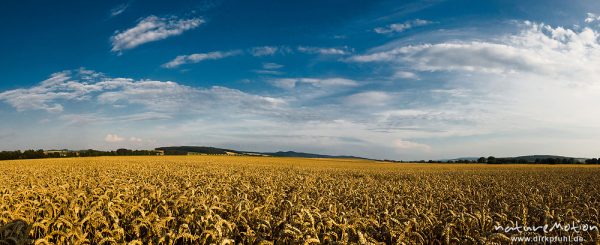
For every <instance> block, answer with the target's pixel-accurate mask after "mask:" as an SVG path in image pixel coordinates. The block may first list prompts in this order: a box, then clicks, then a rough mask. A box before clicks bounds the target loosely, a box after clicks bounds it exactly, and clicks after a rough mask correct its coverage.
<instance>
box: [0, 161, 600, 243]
mask: <svg viewBox="0 0 600 245" xmlns="http://www.w3.org/2000/svg"><path fill="white" fill-rule="evenodd" d="M0 172H2V173H3V174H2V175H0V227H1V228H0V244H52V243H54V244H65V243H68V244H123V243H128V244H199V243H200V244H207V243H211V244H212V243H215V244H239V243H241V244H273V243H278V244H289V243H293V244H319V243H321V244H323V243H324V244H346V243H359V244H377V243H380V244H419V243H427V244H431V243H433V244H493V243H510V242H511V237H510V236H515V235H519V234H509V233H501V232H499V231H496V230H495V229H494V226H496V225H502V226H508V225H516V223H517V222H518V224H521V225H544V224H552V223H555V222H560V223H571V222H581V223H585V224H589V225H596V226H600V224H599V215H600V214H599V211H598V207H600V192H599V190H598V182H597V178H598V176H600V168H599V167H596V166H583V165H577V166H550V165H535V166H534V165H494V166H490V165H441V164H436V165H430V164H393V163H381V162H372V161H362V160H346V159H335V160H334V159H329V160H326V159H299V158H269V157H231V156H230V157H228V156H179V157H159V156H156V157H100V158H71V159H42V160H21V161H4V162H0ZM536 234H537V233H536ZM520 235H523V234H520ZM530 235H535V234H530ZM537 235H539V234H537ZM546 235H551V236H554V235H561V236H563V235H568V236H572V235H578V236H582V237H584V238H585V239H586V241H590V242H593V241H598V236H599V235H598V232H597V231H586V232H579V233H575V232H573V231H553V232H552V233H549V234H546Z"/></svg>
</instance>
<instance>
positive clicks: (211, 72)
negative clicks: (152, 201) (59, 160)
mask: <svg viewBox="0 0 600 245" xmlns="http://www.w3.org/2000/svg"><path fill="white" fill-rule="evenodd" d="M0 5H1V6H0V28H1V29H2V30H3V38H1V39H0V54H2V55H1V56H0V74H1V75H2V77H1V78H0V81H1V83H0V113H1V114H0V115H2V120H1V121H0V126H1V127H0V149H3V150H14V149H29V148H34V149H37V148H45V149H50V148H69V149H86V148H97V149H115V148H118V147H127V148H135V149H148V148H154V147H158V146H167V145H210V146H218V147H230V148H235V149H240V150H253V151H278V150H296V151H306V152H315V153H324V154H345V155H359V156H367V157H374V158H391V159H405V160H411V159H438V158H452V157H460V156H487V155H495V156H513V155H526V154H562V155H570V156H582V157H597V156H596V155H598V154H600V153H598V152H597V149H595V147H594V146H595V145H598V143H600V126H598V125H600V114H598V113H597V110H596V108H597V106H598V105H600V70H599V69H597V67H600V40H599V38H598V36H599V33H600V15H599V14H600V3H597V2H595V1H402V2H400V1H298V2H295V3H294V2H290V1H227V0H222V1H198V0H195V1H191V0H190V1H176V3H173V2H172V1H135V0H130V1H52V2H51V1H3V2H2V3H1V4H0Z"/></svg>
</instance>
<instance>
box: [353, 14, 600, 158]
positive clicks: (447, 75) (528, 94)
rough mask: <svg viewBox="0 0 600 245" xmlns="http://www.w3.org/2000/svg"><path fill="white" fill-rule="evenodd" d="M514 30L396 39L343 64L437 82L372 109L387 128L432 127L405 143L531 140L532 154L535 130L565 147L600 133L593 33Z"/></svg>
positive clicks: (598, 53)
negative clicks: (445, 139)
mask: <svg viewBox="0 0 600 245" xmlns="http://www.w3.org/2000/svg"><path fill="white" fill-rule="evenodd" d="M592 17H594V16H588V18H592ZM588 22H589V20H588ZM515 27H516V28H518V30H517V31H515V32H511V33H504V34H498V35H493V36H488V37H486V38H482V37H481V36H477V35H476V34H472V33H471V37H473V36H476V37H477V38H473V39H469V38H461V39H458V40H461V41H457V39H456V38H449V39H447V40H444V39H441V41H438V42H434V43H418V44H410V43H409V42H402V41H394V42H391V43H388V44H386V45H383V46H381V47H376V48H373V49H372V50H373V51H371V52H367V53H365V54H360V55H355V56H353V57H351V58H349V59H347V60H348V61H350V62H356V63H362V64H363V65H365V66H367V67H369V65H373V66H374V67H384V68H385V69H382V70H385V73H386V74H391V75H390V77H391V78H394V77H406V78H410V77H413V74H414V75H415V76H418V77H419V79H421V80H426V81H428V82H431V83H433V82H436V83H437V84H436V88H435V89H431V90H428V91H427V92H426V91H424V90H420V91H419V90H407V91H403V92H402V93H400V94H399V96H398V97H397V98H395V101H394V102H395V104H394V105H396V108H394V109H392V108H389V109H390V110H388V111H379V112H377V113H379V115H380V116H379V117H378V120H379V122H380V125H381V127H383V128H386V130H388V131H393V130H395V129H397V130H406V129H414V128H419V129H422V128H429V129H434V131H431V133H428V132H419V133H418V134H413V133H414V131H404V132H406V133H404V134H403V135H404V137H400V138H402V139H406V137H409V139H411V140H412V139H415V137H416V138H417V139H418V138H424V137H427V136H426V135H428V134H429V135H430V136H431V137H442V136H444V135H447V136H450V135H454V136H456V135H480V137H482V138H483V137H489V135H513V136H514V137H511V138H510V139H511V140H513V141H519V140H528V142H530V144H531V146H529V147H526V148H527V149H530V150H531V149H540V148H536V147H537V146H539V145H542V144H544V142H543V140H539V141H536V140H533V139H537V138H536V136H534V135H535V134H536V133H534V132H537V134H543V135H554V136H553V137H556V140H555V141H553V142H560V141H562V142H567V141H569V139H570V137H572V138H577V137H579V136H575V135H580V134H581V135H584V134H585V133H583V132H591V131H595V130H598V129H599V128H598V127H597V126H596V125H600V124H599V123H600V116H598V115H597V114H596V113H593V111H595V109H594V105H598V104H600V82H599V81H600V70H598V69H597V68H596V67H600V40H599V37H600V33H599V32H598V30H596V29H594V28H592V27H583V28H566V27H560V26H550V25H546V24H543V23H534V22H529V21H524V22H521V23H518V24H517V25H516V26H515ZM438 40H439V39H438ZM440 78H443V79H440ZM407 98H410V99H407ZM403 100H404V101H406V104H403V103H400V102H399V101H403ZM404 105H408V106H404ZM576 128H577V129H581V130H582V131H578V130H576ZM540 132H543V133H540ZM576 132H578V133H576ZM483 135H488V136H483ZM565 135H567V136H565ZM558 139H560V140H558ZM532 142H537V143H532ZM569 142H570V141H569ZM561 144H562V143H561ZM473 147H476V148H478V149H481V148H480V146H473ZM505 148H506V147H501V146H500V147H499V148H498V149H499V150H498V151H501V149H505Z"/></svg>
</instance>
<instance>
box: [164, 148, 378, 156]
mask: <svg viewBox="0 0 600 245" xmlns="http://www.w3.org/2000/svg"><path fill="white" fill-rule="evenodd" d="M156 150H160V151H164V152H165V154H166V155H187V154H189V153H191V154H208V155H225V154H238V155H248V156H272V157H303V158H352V159H367V158H364V157H356V156H332V155H323V154H314V153H305V152H296V151H278V152H251V151H238V150H231V149H223V148H216V147H209V146H168V147H158V148H156Z"/></svg>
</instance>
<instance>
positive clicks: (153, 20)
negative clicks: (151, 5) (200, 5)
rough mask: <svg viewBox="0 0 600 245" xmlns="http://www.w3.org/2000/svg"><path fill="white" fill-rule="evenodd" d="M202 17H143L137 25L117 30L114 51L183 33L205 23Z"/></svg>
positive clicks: (114, 38)
mask: <svg viewBox="0 0 600 245" xmlns="http://www.w3.org/2000/svg"><path fill="white" fill-rule="evenodd" d="M204 22H205V21H204V20H203V19H201V18H191V19H178V18H176V17H169V18H161V17H157V16H154V15H151V16H148V17H146V18H144V19H141V20H140V21H139V22H138V23H137V25H136V26H134V27H132V28H129V29H127V30H123V31H117V32H116V33H115V35H113V36H112V37H111V38H110V40H111V42H112V51H113V52H121V51H123V50H127V49H132V48H135V47H137V46H139V45H142V44H144V43H148V42H154V41H159V40H163V39H166V38H168V37H171V36H177V35H181V34H182V33H183V32H185V31H188V30H192V29H195V28H197V27H198V26H200V25H201V24H203V23H204Z"/></svg>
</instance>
